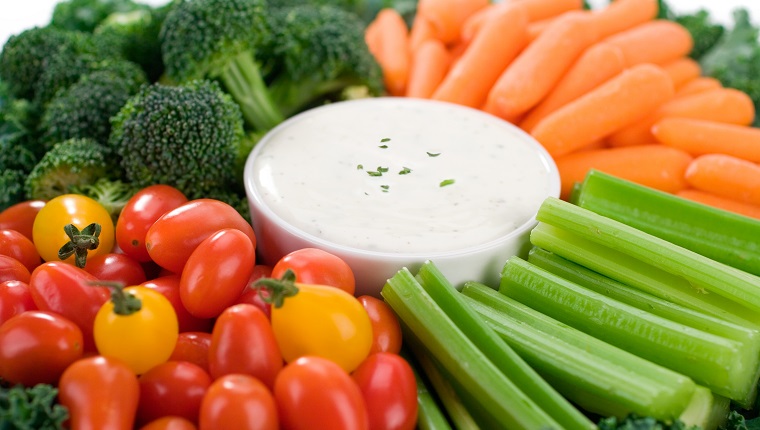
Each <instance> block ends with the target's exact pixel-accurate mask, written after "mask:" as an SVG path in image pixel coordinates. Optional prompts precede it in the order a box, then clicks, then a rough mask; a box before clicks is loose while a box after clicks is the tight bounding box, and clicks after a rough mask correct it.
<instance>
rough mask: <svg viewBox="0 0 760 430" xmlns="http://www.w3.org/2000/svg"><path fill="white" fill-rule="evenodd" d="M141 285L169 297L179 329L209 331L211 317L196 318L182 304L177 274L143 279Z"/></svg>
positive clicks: (211, 323)
mask: <svg viewBox="0 0 760 430" xmlns="http://www.w3.org/2000/svg"><path fill="white" fill-rule="evenodd" d="M140 285H142V286H143V287H146V288H150V289H152V290H156V291H158V292H159V293H161V294H163V295H164V297H166V298H167V299H169V302H171V304H172V306H173V307H174V312H175V313H176V314H177V322H178V323H179V331H180V333H181V332H186V331H203V332H208V333H211V326H212V325H213V323H214V320H213V319H211V318H198V317H196V316H193V315H191V314H190V312H188V311H187V308H185V305H183V304H182V299H181V298H180V295H179V275H166V276H160V277H158V278H154V279H151V280H150V281H145V282H143V283H142V284H140Z"/></svg>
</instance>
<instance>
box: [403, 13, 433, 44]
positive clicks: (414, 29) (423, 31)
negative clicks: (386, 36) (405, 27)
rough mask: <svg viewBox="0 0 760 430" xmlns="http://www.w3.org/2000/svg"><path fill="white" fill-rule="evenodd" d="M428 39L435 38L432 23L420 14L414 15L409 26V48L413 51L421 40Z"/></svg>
mask: <svg viewBox="0 0 760 430" xmlns="http://www.w3.org/2000/svg"><path fill="white" fill-rule="evenodd" d="M430 39H435V33H434V30H433V24H431V23H430V21H428V20H427V18H425V17H424V16H422V15H420V14H416V15H414V19H413V20H412V26H411V27H410V28H409V50H410V51H411V52H412V53H414V51H416V50H417V48H419V47H420V45H422V43H423V42H425V41H427V40H430ZM436 40H437V39H436Z"/></svg>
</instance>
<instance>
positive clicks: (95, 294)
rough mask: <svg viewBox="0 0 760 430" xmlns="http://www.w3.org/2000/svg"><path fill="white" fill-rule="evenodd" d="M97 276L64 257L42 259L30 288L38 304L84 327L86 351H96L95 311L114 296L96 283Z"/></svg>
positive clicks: (44, 309)
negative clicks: (48, 260)
mask: <svg viewBox="0 0 760 430" xmlns="http://www.w3.org/2000/svg"><path fill="white" fill-rule="evenodd" d="M92 282H97V278H95V277H94V276H92V275H91V274H89V273H87V272H86V271H85V270H84V269H80V268H78V267H76V266H74V265H71V264H68V263H64V262H61V261H51V262H47V263H42V264H41V265H39V266H38V267H37V268H36V269H34V272H32V276H31V278H30V280H29V291H30V292H31V294H32V299H33V300H34V304H35V305H37V308H38V309H40V310H43V311H50V312H56V313H59V314H61V315H63V316H64V317H66V318H68V319H70V320H71V321H73V322H74V323H75V324H76V325H77V326H79V328H80V329H81V330H82V335H83V337H84V349H85V351H95V340H94V339H93V335H92V332H93V326H94V323H95V315H96V314H97V313H98V311H99V310H100V308H101V306H103V304H104V303H105V302H107V301H108V299H109V298H110V297H111V295H110V293H109V291H108V288H105V287H101V286H94V285H91V284H90V283H92Z"/></svg>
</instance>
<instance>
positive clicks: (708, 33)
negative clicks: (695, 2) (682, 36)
mask: <svg viewBox="0 0 760 430" xmlns="http://www.w3.org/2000/svg"><path fill="white" fill-rule="evenodd" d="M674 21H675V22H677V23H679V24H681V25H682V26H684V27H685V28H686V29H687V30H689V33H691V37H692V39H694V47H693V48H692V50H691V52H690V53H689V57H691V58H693V59H695V60H699V59H700V58H702V56H703V55H704V54H705V53H706V52H707V51H709V50H710V48H712V47H713V46H714V45H715V44H716V43H717V42H718V41H719V40H720V38H721V37H723V33H725V31H726V28H725V27H723V26H722V25H721V24H718V23H714V22H713V21H712V19H711V17H710V13H709V12H708V11H707V10H705V9H701V10H699V11H697V12H695V13H693V14H685V15H678V16H676V17H675V18H674Z"/></svg>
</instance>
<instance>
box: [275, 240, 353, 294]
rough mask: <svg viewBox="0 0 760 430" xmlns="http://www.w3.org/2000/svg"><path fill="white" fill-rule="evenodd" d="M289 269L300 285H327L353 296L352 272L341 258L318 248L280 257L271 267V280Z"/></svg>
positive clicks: (304, 249) (303, 249)
mask: <svg viewBox="0 0 760 430" xmlns="http://www.w3.org/2000/svg"><path fill="white" fill-rule="evenodd" d="M288 269H291V270H292V271H293V272H294V273H295V274H296V282H298V283H300V284H315V285H328V286H331V287H335V288H340V289H341V290H343V291H345V292H347V293H349V294H351V295H353V294H354V292H355V291H356V280H355V278H354V272H353V271H352V270H351V267H349V266H348V263H346V262H345V261H344V260H343V259H342V258H340V257H338V256H337V255H335V254H331V253H329V252H327V251H323V250H321V249H318V248H302V249H298V250H295V251H293V252H291V253H289V254H287V255H285V256H284V257H282V258H281V259H280V260H279V261H278V262H277V263H275V265H274V267H272V278H276V279H280V278H281V277H282V275H283V274H285V271H286V270H288Z"/></svg>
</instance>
